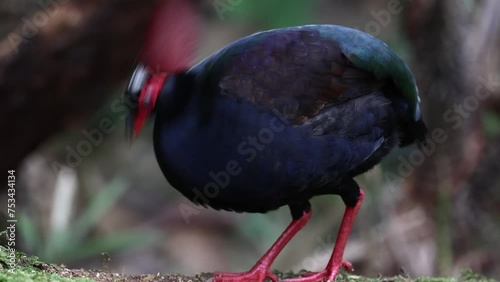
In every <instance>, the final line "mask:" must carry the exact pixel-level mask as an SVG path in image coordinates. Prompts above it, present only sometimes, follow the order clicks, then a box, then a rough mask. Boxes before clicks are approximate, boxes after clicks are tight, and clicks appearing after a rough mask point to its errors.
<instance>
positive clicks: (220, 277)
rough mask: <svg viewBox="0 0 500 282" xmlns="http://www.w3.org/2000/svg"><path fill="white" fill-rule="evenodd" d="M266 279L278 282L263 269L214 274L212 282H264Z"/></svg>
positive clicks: (270, 273)
mask: <svg viewBox="0 0 500 282" xmlns="http://www.w3.org/2000/svg"><path fill="white" fill-rule="evenodd" d="M266 278H269V279H271V281H273V282H278V277H276V275H274V274H273V273H272V272H271V271H269V270H268V269H266V268H264V267H258V268H252V269H251V270H249V271H247V272H242V273H231V272H216V273H215V274H214V278H213V280H212V281H213V282H264V280H265V279H266Z"/></svg>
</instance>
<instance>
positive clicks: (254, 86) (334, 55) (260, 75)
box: [195, 29, 390, 125]
mask: <svg viewBox="0 0 500 282" xmlns="http://www.w3.org/2000/svg"><path fill="white" fill-rule="evenodd" d="M195 68H200V69H201V68H210V72H209V73H211V75H214V74H217V76H218V77H211V80H212V81H218V85H214V87H217V88H219V91H217V92H218V93H220V94H221V95H227V96H230V97H232V98H234V99H243V100H247V101H250V102H252V103H254V104H256V105H257V106H260V107H263V108H266V109H275V110H278V111H279V112H280V113H281V114H282V115H283V116H285V117H286V118H288V119H289V120H290V122H291V123H293V124H297V125H299V124H303V123H304V122H306V121H307V120H308V119H310V118H312V117H314V116H315V115H317V114H318V113H319V112H320V111H322V110H323V109H325V108H326V107H328V106H330V105H334V104H338V103H342V102H345V101H346V100H349V99H355V98H357V97H360V96H363V95H368V94H370V93H373V92H375V91H377V90H380V89H382V88H383V87H385V86H386V85H387V84H388V83H390V82H389V80H388V79H377V78H376V77H375V75H373V74H372V73H370V72H368V71H364V70H361V69H360V68H357V67H355V66H354V65H353V64H352V63H351V62H350V61H349V59H348V58H347V57H346V55H345V54H344V53H343V52H342V50H341V48H340V47H339V44H338V43H337V42H335V41H334V40H332V39H329V38H323V37H321V36H320V33H319V32H318V31H317V30H314V29H306V30H285V31H283V30H282V31H281V32H273V31H271V32H264V33H259V34H256V35H253V36H250V37H247V38H245V39H243V40H239V41H237V42H235V43H233V44H231V45H229V46H228V47H226V48H225V49H222V50H221V51H220V52H218V53H216V54H215V55H214V56H212V57H209V58H208V59H207V60H206V61H204V62H202V63H200V64H199V65H198V66H196V67H195Z"/></svg>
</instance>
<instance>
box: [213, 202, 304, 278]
mask: <svg viewBox="0 0 500 282" xmlns="http://www.w3.org/2000/svg"><path fill="white" fill-rule="evenodd" d="M311 214H312V213H311V210H308V211H306V212H304V214H303V215H302V216H301V217H300V218H298V219H296V220H293V221H292V222H291V223H290V225H288V227H287V228H286V229H285V231H284V232H283V233H282V234H281V236H280V237H279V238H278V240H276V242H275V243H274V244H273V246H272V247H271V248H270V249H269V250H268V251H267V252H266V253H265V254H264V256H262V258H261V259H260V260H259V261H258V262H257V263H256V264H255V266H254V267H252V269H250V270H249V271H247V272H243V273H226V272H216V273H215V274H214V279H213V281H214V282H262V281H264V279H266V278H269V279H271V280H272V281H275V282H277V281H278V278H277V277H276V275H274V274H273V273H272V272H271V271H270V270H269V268H270V267H271V264H272V263H273V261H274V260H275V259H276V257H277V256H278V254H279V253H280V252H281V250H283V248H284V247H285V246H286V244H288V242H290V240H291V239H292V238H293V236H295V234H297V232H299V231H300V230H301V229H302V228H303V227H304V226H305V225H306V223H307V222H308V221H309V219H310V218H311Z"/></svg>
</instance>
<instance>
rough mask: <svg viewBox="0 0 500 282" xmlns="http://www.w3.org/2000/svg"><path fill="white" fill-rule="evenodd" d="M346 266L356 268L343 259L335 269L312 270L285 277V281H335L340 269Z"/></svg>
mask: <svg viewBox="0 0 500 282" xmlns="http://www.w3.org/2000/svg"><path fill="white" fill-rule="evenodd" d="M340 268H344V269H345V270H347V271H349V272H352V271H354V268H353V267H352V264H351V263H350V262H348V261H345V260H343V261H342V263H341V264H340V266H339V267H337V268H334V269H333V270H327V269H325V270H323V271H321V272H310V273H306V274H304V275H303V276H302V277H298V278H291V279H285V280H284V281H283V282H319V281H328V282H329V281H335V277H336V276H337V274H338V272H339V269H340Z"/></svg>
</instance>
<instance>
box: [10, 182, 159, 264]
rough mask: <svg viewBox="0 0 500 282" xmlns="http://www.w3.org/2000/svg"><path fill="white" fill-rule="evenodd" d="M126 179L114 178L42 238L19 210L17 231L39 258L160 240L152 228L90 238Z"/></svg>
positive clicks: (72, 256)
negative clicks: (68, 221) (69, 221)
mask: <svg viewBox="0 0 500 282" xmlns="http://www.w3.org/2000/svg"><path fill="white" fill-rule="evenodd" d="M125 187H126V183H125V181H124V180H122V179H115V180H114V181H112V182H111V183H110V184H109V185H108V186H107V187H104V188H103V189H102V190H100V192H99V193H98V194H97V195H95V196H94V197H93V198H92V199H91V200H90V202H89V203H88V205H87V206H86V207H85V208H84V209H83V212H82V213H81V214H80V216H79V217H78V218H77V219H76V220H74V221H73V223H72V224H71V225H70V226H68V227H67V228H66V229H64V230H61V231H54V232H51V233H50V234H49V235H48V237H47V238H46V239H45V240H43V239H42V238H43V236H41V232H40V231H39V230H38V228H37V223H36V222H35V221H34V219H33V218H32V217H30V216H28V215H27V214H25V213H22V214H21V216H20V219H19V232H20V235H21V238H22V240H23V243H24V244H25V245H26V247H27V248H29V249H31V250H33V253H35V254H37V255H38V256H39V257H40V258H42V259H43V260H45V261H49V262H65V263H68V262H71V261H75V260H80V259H85V258H89V257H94V256H98V255H100V254H101V253H103V252H114V251H124V250H128V249H131V248H137V247H143V246H146V245H150V244H153V243H155V242H157V241H158V240H159V234H157V233H155V232H151V231H144V230H141V231H127V232H115V233H111V234H107V235H101V237H96V238H92V237H90V238H89V235H90V233H91V232H92V230H93V228H94V227H95V225H96V224H97V223H99V222H100V221H101V220H102V218H103V216H104V214H106V213H107V212H108V211H109V210H110V209H111V208H112V207H113V206H114V205H115V204H116V203H117V202H118V200H119V199H120V197H121V196H122V195H123V194H124V193H125V191H126V188H125Z"/></svg>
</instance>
